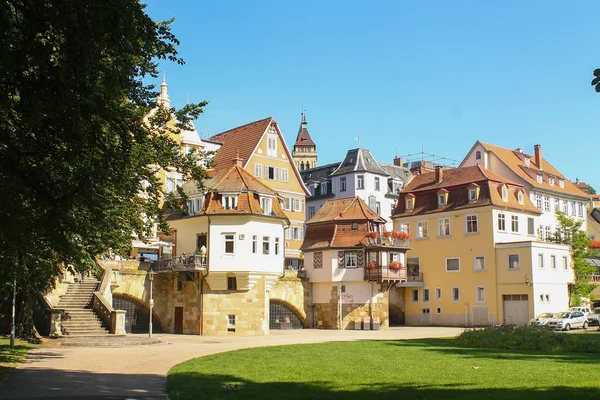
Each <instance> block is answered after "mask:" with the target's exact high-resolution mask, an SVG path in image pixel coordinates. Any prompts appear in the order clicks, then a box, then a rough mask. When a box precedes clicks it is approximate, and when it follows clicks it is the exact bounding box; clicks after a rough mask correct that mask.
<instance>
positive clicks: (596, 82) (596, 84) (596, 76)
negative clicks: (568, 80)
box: [592, 68, 600, 93]
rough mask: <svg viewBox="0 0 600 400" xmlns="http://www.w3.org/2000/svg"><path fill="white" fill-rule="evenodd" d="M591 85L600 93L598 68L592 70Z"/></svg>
mask: <svg viewBox="0 0 600 400" xmlns="http://www.w3.org/2000/svg"><path fill="white" fill-rule="evenodd" d="M592 86H593V87H594V89H595V90H596V92H599V93H600V68H597V69H595V70H594V79H592Z"/></svg>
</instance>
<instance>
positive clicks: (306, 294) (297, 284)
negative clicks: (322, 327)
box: [269, 269, 313, 328]
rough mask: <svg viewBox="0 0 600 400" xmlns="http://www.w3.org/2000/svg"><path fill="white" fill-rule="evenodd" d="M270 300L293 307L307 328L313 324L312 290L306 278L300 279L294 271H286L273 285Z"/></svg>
mask: <svg viewBox="0 0 600 400" xmlns="http://www.w3.org/2000/svg"><path fill="white" fill-rule="evenodd" d="M269 299H273V300H281V301H283V302H285V303H287V305H288V306H292V308H294V309H295V310H296V311H297V312H298V314H299V315H300V316H301V317H302V319H303V321H302V322H303V323H304V326H305V327H306V328H310V327H312V324H313V303H312V288H311V284H310V282H309V281H308V279H306V278H299V277H298V272H297V271H294V270H287V269H286V270H285V274H284V276H282V277H281V278H280V279H279V280H278V281H277V282H276V283H275V285H273V288H272V289H271V291H270V292H269Z"/></svg>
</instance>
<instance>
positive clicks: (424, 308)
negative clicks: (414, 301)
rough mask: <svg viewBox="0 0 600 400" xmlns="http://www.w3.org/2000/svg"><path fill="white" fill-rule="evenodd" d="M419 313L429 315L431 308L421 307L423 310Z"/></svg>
mask: <svg viewBox="0 0 600 400" xmlns="http://www.w3.org/2000/svg"><path fill="white" fill-rule="evenodd" d="M421 313H423V314H431V308H429V307H423V308H421Z"/></svg>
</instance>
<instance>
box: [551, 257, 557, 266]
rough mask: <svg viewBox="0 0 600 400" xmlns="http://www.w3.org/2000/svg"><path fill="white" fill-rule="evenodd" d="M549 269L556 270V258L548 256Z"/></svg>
mask: <svg viewBox="0 0 600 400" xmlns="http://www.w3.org/2000/svg"><path fill="white" fill-rule="evenodd" d="M550 268H552V269H556V256H550Z"/></svg>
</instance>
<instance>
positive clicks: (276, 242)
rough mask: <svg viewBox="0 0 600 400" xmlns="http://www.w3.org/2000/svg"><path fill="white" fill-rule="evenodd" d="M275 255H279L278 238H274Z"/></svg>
mask: <svg viewBox="0 0 600 400" xmlns="http://www.w3.org/2000/svg"><path fill="white" fill-rule="evenodd" d="M275 255H276V256H278V255H279V238H278V237H276V238H275Z"/></svg>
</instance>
